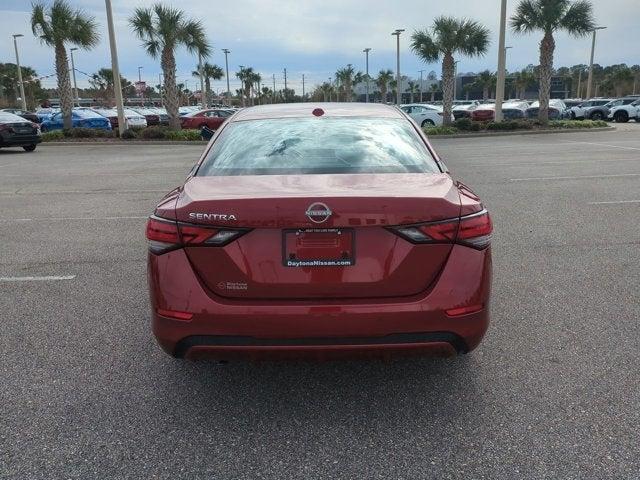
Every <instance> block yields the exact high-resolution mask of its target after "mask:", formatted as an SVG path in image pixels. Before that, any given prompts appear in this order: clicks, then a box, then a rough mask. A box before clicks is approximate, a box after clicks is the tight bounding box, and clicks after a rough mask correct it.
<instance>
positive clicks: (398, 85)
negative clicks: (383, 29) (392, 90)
mask: <svg viewBox="0 0 640 480" xmlns="http://www.w3.org/2000/svg"><path fill="white" fill-rule="evenodd" d="M402 32H404V28H397V29H396V30H395V31H394V32H393V33H392V34H391V35H395V36H396V70H397V71H396V105H400V103H401V99H402V93H400V90H401V88H402V85H401V82H400V34H402Z"/></svg>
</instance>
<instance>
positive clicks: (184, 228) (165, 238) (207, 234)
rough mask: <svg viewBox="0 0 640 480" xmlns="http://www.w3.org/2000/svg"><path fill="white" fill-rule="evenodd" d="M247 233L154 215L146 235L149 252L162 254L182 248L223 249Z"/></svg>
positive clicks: (148, 223) (149, 222)
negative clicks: (209, 247) (210, 247)
mask: <svg viewBox="0 0 640 480" xmlns="http://www.w3.org/2000/svg"><path fill="white" fill-rule="evenodd" d="M246 232H247V230H235V229H230V228H218V227H205V226H201V225H192V224H187V223H179V222H175V221H172V220H168V219H165V218H160V217H156V216H155V215H152V216H151V217H149V220H148V221H147V231H146V235H147V240H148V241H149V251H150V252H152V253H155V254H161V253H166V252H169V251H171V250H175V249H177V248H181V247H194V246H203V247H206V246H212V247H223V246H225V245H227V244H228V243H229V242H231V241H233V240H235V239H237V238H238V237H240V236H241V235H243V234H245V233H246Z"/></svg>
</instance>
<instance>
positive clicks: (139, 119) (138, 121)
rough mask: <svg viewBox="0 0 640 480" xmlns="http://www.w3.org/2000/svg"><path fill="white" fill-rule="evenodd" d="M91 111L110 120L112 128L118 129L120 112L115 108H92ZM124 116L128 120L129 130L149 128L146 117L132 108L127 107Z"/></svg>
mask: <svg viewBox="0 0 640 480" xmlns="http://www.w3.org/2000/svg"><path fill="white" fill-rule="evenodd" d="M91 110H93V111H94V112H97V113H99V114H100V115H102V116H103V117H106V118H108V119H109V123H110V124H111V128H113V129H116V128H118V111H117V110H116V109H115V108H92V109H91ZM124 116H125V118H126V119H127V126H128V127H129V128H131V127H139V128H142V127H146V126H147V120H146V119H145V118H144V116H143V115H141V114H140V113H138V112H136V111H135V110H133V109H131V108H126V107H125V109H124Z"/></svg>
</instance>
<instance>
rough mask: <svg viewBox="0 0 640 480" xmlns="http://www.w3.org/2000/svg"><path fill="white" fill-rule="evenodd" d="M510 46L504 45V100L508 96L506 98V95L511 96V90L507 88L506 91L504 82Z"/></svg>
mask: <svg viewBox="0 0 640 480" xmlns="http://www.w3.org/2000/svg"><path fill="white" fill-rule="evenodd" d="M510 48H513V47H511V46H509V47H504V81H505V87H504V88H505V94H504V95H505V99H506V100H508V98H506V97H507V96H509V98H511V90H509V91H508V92H507V83H506V82H507V72H508V69H507V54H508V53H509V49H510Z"/></svg>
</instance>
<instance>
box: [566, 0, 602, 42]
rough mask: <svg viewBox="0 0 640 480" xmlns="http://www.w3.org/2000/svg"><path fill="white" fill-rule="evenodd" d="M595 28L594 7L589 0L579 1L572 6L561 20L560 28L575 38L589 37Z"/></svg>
mask: <svg viewBox="0 0 640 480" xmlns="http://www.w3.org/2000/svg"><path fill="white" fill-rule="evenodd" d="M595 26H596V25H595V21H594V18H593V6H592V5H591V2H589V1H588V0H579V1H577V2H574V3H573V4H571V6H570V7H569V8H568V9H567V10H566V12H565V14H564V16H563V17H562V19H561V20H560V27H561V28H562V29H563V30H565V31H566V32H567V33H569V35H573V36H574V37H583V36H585V35H587V34H588V33H589V32H592V31H593V29H594V28H595Z"/></svg>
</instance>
